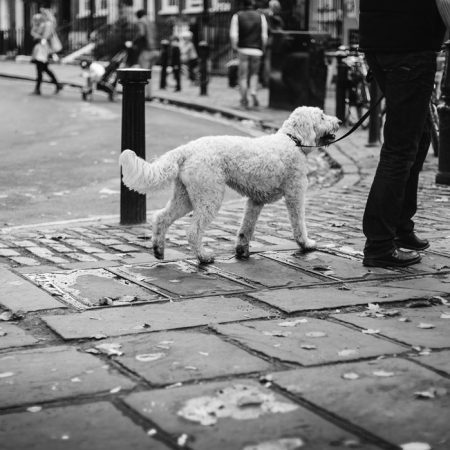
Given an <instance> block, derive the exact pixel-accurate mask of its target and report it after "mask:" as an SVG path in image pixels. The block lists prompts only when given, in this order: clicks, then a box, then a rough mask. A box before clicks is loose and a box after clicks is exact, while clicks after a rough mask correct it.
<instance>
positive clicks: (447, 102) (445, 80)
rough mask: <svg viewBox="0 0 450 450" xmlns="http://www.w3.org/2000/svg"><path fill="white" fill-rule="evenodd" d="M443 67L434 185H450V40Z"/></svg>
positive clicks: (446, 46)
mask: <svg viewBox="0 0 450 450" xmlns="http://www.w3.org/2000/svg"><path fill="white" fill-rule="evenodd" d="M444 47H445V65H444V73H443V76H442V82H441V98H440V103H439V106H438V114H439V162H438V173H437V174H436V183H437V184H445V185H450V73H449V58H450V40H449V41H447V42H445V44H444Z"/></svg>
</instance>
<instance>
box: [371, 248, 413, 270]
mask: <svg viewBox="0 0 450 450" xmlns="http://www.w3.org/2000/svg"><path fill="white" fill-rule="evenodd" d="M420 259H421V256H420V255H419V253H417V252H415V251H406V252H405V251H403V250H400V249H398V248H396V249H395V250H394V251H393V252H392V253H389V254H387V255H384V256H377V257H370V256H365V257H364V259H363V265H364V266H366V267H407V266H411V265H412V264H417V263H418V262H420Z"/></svg>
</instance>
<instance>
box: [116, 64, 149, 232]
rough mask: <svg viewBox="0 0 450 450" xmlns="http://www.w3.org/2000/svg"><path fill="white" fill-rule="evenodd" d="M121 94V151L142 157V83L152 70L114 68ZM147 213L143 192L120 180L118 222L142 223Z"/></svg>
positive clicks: (143, 148)
mask: <svg viewBox="0 0 450 450" xmlns="http://www.w3.org/2000/svg"><path fill="white" fill-rule="evenodd" d="M117 74H118V78H119V83H120V84H121V85H122V86H123V95H122V147H121V148H122V151H123V150H126V149H131V150H133V151H134V152H135V153H136V155H137V156H139V157H141V158H143V159H145V85H146V84H147V83H148V81H149V79H150V78H151V70H147V69H136V68H127V69H119V70H118V71H117ZM146 216H147V205H146V198H145V195H143V194H139V193H137V192H134V191H131V190H130V189H128V188H127V187H126V186H125V185H124V184H123V181H122V177H121V182H120V223H121V225H136V224H139V223H144V222H145V221H146Z"/></svg>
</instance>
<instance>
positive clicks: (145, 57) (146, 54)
mask: <svg viewBox="0 0 450 450" xmlns="http://www.w3.org/2000/svg"><path fill="white" fill-rule="evenodd" d="M136 17H137V23H136V25H137V27H136V37H135V38H134V40H133V47H134V49H135V52H136V57H137V65H138V66H139V67H140V68H142V69H149V70H152V68H153V65H154V64H155V62H156V61H157V59H158V57H159V51H158V49H157V47H156V36H155V31H156V30H155V24H154V23H153V22H151V21H150V19H149V17H148V16H147V13H146V12H145V10H143V9H140V10H139V11H137V12H136ZM150 83H151V80H149V82H148V84H147V85H146V86H145V99H146V100H151V99H152V89H151V84H150Z"/></svg>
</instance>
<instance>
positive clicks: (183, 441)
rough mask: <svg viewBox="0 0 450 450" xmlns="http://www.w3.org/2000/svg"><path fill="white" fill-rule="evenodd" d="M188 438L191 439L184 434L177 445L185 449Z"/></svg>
mask: <svg viewBox="0 0 450 450" xmlns="http://www.w3.org/2000/svg"><path fill="white" fill-rule="evenodd" d="M188 438H189V436H188V435H187V434H186V433H183V434H182V435H181V436H179V437H178V439H177V444H178V445H179V446H180V447H184V446H185V445H186V442H187V440H188Z"/></svg>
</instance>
